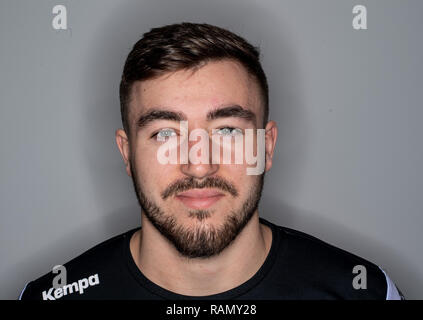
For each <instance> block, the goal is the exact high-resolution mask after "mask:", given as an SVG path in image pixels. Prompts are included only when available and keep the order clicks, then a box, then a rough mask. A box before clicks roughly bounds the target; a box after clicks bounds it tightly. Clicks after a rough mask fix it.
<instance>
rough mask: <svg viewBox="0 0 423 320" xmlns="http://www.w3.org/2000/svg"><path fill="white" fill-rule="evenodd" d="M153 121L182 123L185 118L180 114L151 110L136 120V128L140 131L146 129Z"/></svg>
mask: <svg viewBox="0 0 423 320" xmlns="http://www.w3.org/2000/svg"><path fill="white" fill-rule="evenodd" d="M155 120H171V121H183V120H186V117H185V115H184V114H183V113H182V112H174V111H168V110H159V109H152V110H150V111H148V112H146V113H145V114H143V115H141V116H140V117H139V118H138V120H137V128H138V129H141V128H143V127H146V126H147V125H148V124H149V123H151V122H153V121H155Z"/></svg>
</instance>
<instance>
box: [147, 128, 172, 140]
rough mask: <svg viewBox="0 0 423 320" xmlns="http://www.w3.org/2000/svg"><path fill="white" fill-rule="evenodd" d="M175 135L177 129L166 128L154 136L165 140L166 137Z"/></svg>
mask: <svg viewBox="0 0 423 320" xmlns="http://www.w3.org/2000/svg"><path fill="white" fill-rule="evenodd" d="M174 135H176V132H175V130H173V129H169V128H166V129H162V130H160V131H158V132H157V133H155V134H154V135H153V136H152V137H157V140H159V141H164V140H165V139H166V138H169V137H172V136H174Z"/></svg>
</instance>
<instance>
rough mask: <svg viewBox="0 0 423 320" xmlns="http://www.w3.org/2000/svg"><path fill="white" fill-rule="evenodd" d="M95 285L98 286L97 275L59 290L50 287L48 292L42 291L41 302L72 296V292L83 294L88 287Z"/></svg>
mask: <svg viewBox="0 0 423 320" xmlns="http://www.w3.org/2000/svg"><path fill="white" fill-rule="evenodd" d="M97 284H100V280H99V278H98V273H96V274H94V275H92V276H89V277H88V278H82V279H80V280H78V281H75V282H72V283H70V284H67V285H64V286H63V287H60V288H54V287H52V288H50V289H49V290H48V291H43V300H56V299H60V298H62V297H63V296H66V295H68V294H72V293H74V292H79V294H83V293H84V290H85V289H87V288H88V287H92V286H95V285H97Z"/></svg>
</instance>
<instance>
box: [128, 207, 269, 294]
mask: <svg viewBox="0 0 423 320" xmlns="http://www.w3.org/2000/svg"><path fill="white" fill-rule="evenodd" d="M141 223H142V228H141V229H140V230H138V231H137V232H136V233H135V234H134V235H133V236H132V238H131V241H130V250H131V254H132V257H133V258H134V261H135V263H136V265H137V266H138V268H139V269H140V271H141V272H142V273H143V274H144V275H145V276H146V277H147V278H148V279H149V280H150V281H152V282H154V283H155V284H157V285H158V286H160V287H163V288H165V289H167V290H169V291H172V292H175V293H178V294H183V295H189V296H206V295H212V294H217V293H220V292H224V291H227V290H230V289H232V288H235V287H237V286H239V285H241V284H242V283H244V282H246V281H247V280H248V279H250V278H251V277H252V276H254V274H255V273H256V272H257V271H258V270H259V269H260V267H261V266H262V265H263V263H264V261H265V259H266V257H267V255H268V253H269V250H270V245H271V242H272V232H271V229H270V228H269V227H267V226H265V225H263V224H260V222H259V215H258V211H257V210H256V212H255V213H254V215H253V217H252V218H251V219H250V221H249V222H248V223H247V225H246V226H245V227H244V229H243V230H242V231H241V232H240V234H239V235H238V236H237V237H236V239H235V240H234V241H233V242H232V243H231V244H230V245H229V246H228V247H227V248H225V249H224V250H223V251H222V252H221V253H220V254H218V255H216V256H213V257H210V258H207V259H203V258H193V259H188V258H184V257H181V256H180V255H179V253H178V252H177V250H176V249H175V247H174V246H173V245H172V244H171V243H170V242H169V241H168V240H167V239H166V238H165V237H164V236H162V235H161V233H160V232H159V231H158V230H157V229H156V228H155V227H154V226H153V225H152V224H151V223H150V221H149V220H148V219H147V218H146V217H145V216H144V214H142V215H141Z"/></svg>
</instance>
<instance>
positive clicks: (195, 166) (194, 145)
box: [181, 140, 219, 179]
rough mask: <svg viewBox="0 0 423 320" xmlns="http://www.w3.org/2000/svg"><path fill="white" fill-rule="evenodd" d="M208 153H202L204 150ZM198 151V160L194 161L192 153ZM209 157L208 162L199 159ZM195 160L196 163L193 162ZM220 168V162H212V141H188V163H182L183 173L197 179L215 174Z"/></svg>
mask: <svg viewBox="0 0 423 320" xmlns="http://www.w3.org/2000/svg"><path fill="white" fill-rule="evenodd" d="M207 151H208V154H202V152H207ZM193 153H197V157H196V158H197V161H193V160H195V159H193V157H192V155H193ZM206 158H207V159H208V163H203V162H206V161H200V163H198V159H206ZM193 162H194V163H193ZM218 170H219V164H215V163H212V150H211V141H210V140H209V143H205V141H203V140H201V141H200V142H197V141H189V143H188V163H186V164H181V171H182V173H183V174H185V175H186V176H189V177H194V178H197V179H202V178H206V177H208V176H212V175H214V174H215V173H216V172H217V171H218Z"/></svg>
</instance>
